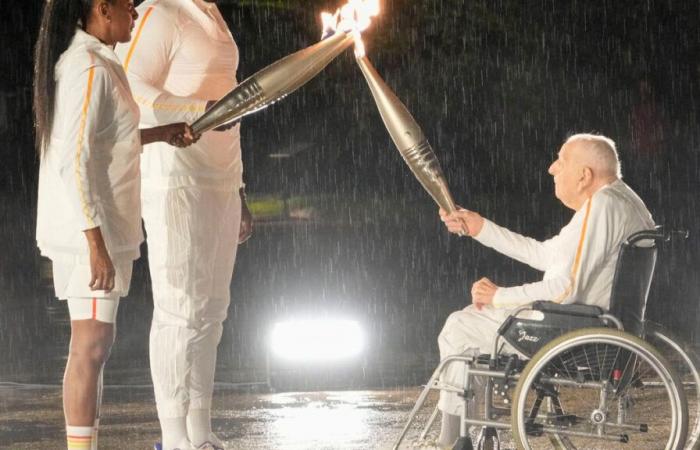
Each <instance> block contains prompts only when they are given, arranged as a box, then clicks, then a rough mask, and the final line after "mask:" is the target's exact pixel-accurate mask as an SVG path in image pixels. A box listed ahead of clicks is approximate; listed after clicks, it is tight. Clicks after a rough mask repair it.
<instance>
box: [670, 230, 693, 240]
mask: <svg viewBox="0 0 700 450" xmlns="http://www.w3.org/2000/svg"><path fill="white" fill-rule="evenodd" d="M688 236H690V232H689V231H688V230H670V231H667V232H666V233H664V241H666V242H669V241H670V240H671V239H673V238H674V237H676V238H680V239H688Z"/></svg>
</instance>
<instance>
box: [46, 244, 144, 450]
mask: <svg viewBox="0 0 700 450" xmlns="http://www.w3.org/2000/svg"><path fill="white" fill-rule="evenodd" d="M114 266H115V270H116V274H115V288H114V290H113V291H112V292H110V293H106V292H104V291H91V290H90V289H89V286H88V285H89V280H90V266H89V264H88V263H87V261H86V260H85V257H83V256H75V257H67V258H66V259H63V260H58V261H54V262H53V279H54V287H55V290H56V296H57V297H58V298H60V299H67V303H68V311H69V314H70V318H71V342H70V347H69V354H68V362H67V364H66V370H65V374H64V380H63V404H64V414H65V419H66V426H67V428H66V431H67V433H66V434H67V437H68V443H69V448H81V449H82V448H87V449H90V448H92V449H95V448H97V427H98V426H99V410H100V405H101V400H102V398H101V397H102V395H101V392H102V372H103V368H104V364H105V362H106V361H107V358H108V357H109V352H110V350H111V346H112V343H113V342H114V337H115V326H114V323H115V321H116V317H117V311H118V307H119V298H120V297H122V296H125V295H127V294H128V291H129V285H130V282H131V268H132V262H131V260H130V259H129V260H123V259H120V258H119V257H117V258H115V260H114ZM86 430H89V431H90V433H87V431H86Z"/></svg>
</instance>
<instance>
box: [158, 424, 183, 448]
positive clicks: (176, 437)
mask: <svg viewBox="0 0 700 450" xmlns="http://www.w3.org/2000/svg"><path fill="white" fill-rule="evenodd" d="M160 430H161V433H162V436H163V450H174V449H176V448H178V447H179V446H180V447H181V446H182V444H183V443H184V442H187V423H186V421H185V418H184V417H171V418H167V419H160Z"/></svg>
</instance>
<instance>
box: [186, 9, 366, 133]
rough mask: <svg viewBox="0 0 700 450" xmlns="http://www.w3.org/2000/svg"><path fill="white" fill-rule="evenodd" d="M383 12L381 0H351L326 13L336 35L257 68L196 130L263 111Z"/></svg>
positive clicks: (317, 70) (319, 68) (326, 25)
mask: <svg viewBox="0 0 700 450" xmlns="http://www.w3.org/2000/svg"><path fill="white" fill-rule="evenodd" d="M378 13H379V3H378V1H377V0H349V2H348V3H347V4H346V5H344V6H343V7H341V8H340V9H338V10H337V11H336V13H335V14H328V13H323V15H322V18H323V21H324V28H325V29H326V31H328V30H332V31H333V33H334V34H333V35H332V36H331V37H329V38H327V39H324V40H322V41H321V42H319V43H317V44H315V45H312V46H310V47H307V48H305V49H303V50H300V51H298V52H296V53H292V54H291V55H289V56H286V57H284V58H282V59H280V60H278V61H277V62H275V63H273V64H271V65H269V66H267V67H265V68H264V69H262V70H260V71H258V72H256V73H255V74H254V75H252V76H251V77H249V78H247V79H246V80H245V81H243V82H242V83H240V84H239V85H238V86H236V88H234V89H233V90H232V91H231V92H229V93H228V94H226V96H224V97H223V98H222V99H221V100H219V101H218V102H216V103H215V104H214V105H213V106H212V107H211V108H209V110H207V112H205V113H204V115H203V116H202V117H200V118H199V119H197V120H196V121H195V122H194V123H193V124H192V130H193V131H194V132H195V134H201V133H204V132H205V131H207V130H211V129H212V128H216V127H218V126H219V125H222V124H224V123H227V122H232V121H235V120H238V119H240V118H242V117H244V116H246V115H248V114H251V113H254V112H256V111H259V110H261V109H263V108H265V107H267V106H269V105H271V104H273V103H274V102H276V101H277V100H280V99H281V98H283V97H285V96H286V95H289V94H291V93H292V92H294V91H296V90H297V89H299V88H300V87H301V86H303V85H304V84H306V83H307V82H309V81H310V80H311V79H313V78H314V77H315V76H316V75H318V74H319V73H320V72H321V71H322V70H323V69H324V68H325V67H326V66H327V65H328V64H330V62H331V61H333V60H334V59H335V58H336V57H337V56H338V55H339V54H340V53H342V52H343V50H345V49H346V48H348V47H349V46H350V45H351V44H352V42H353V34H358V35H359V33H360V32H361V31H362V30H364V29H365V28H367V27H368V26H369V25H370V23H371V18H372V17H373V16H376V15H377V14H378Z"/></svg>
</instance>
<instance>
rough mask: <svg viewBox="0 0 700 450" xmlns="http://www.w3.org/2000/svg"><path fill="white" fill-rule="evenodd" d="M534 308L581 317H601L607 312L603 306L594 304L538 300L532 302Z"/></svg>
mask: <svg viewBox="0 0 700 450" xmlns="http://www.w3.org/2000/svg"><path fill="white" fill-rule="evenodd" d="M532 309H534V310H535V311H542V312H545V313H546V312H553V313H557V314H567V315H570V316H581V317H600V316H601V315H603V314H605V311H604V310H603V308H601V307H599V306H594V305H584V304H580V303H571V304H567V305H562V304H560V303H554V302H547V301H543V300H540V301H537V302H534V303H533V304H532Z"/></svg>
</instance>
